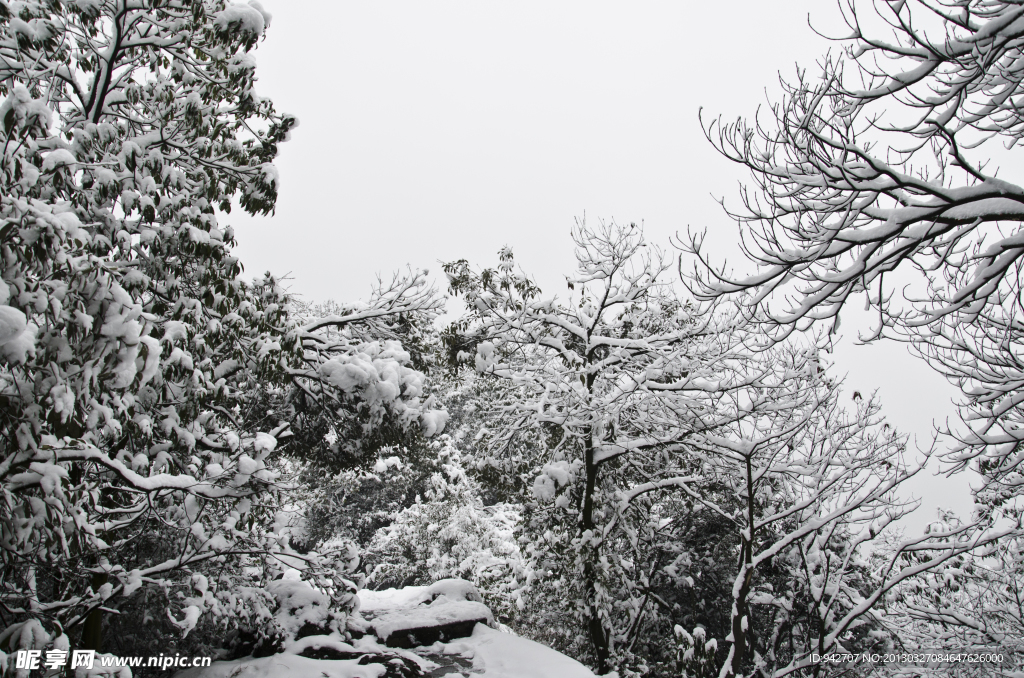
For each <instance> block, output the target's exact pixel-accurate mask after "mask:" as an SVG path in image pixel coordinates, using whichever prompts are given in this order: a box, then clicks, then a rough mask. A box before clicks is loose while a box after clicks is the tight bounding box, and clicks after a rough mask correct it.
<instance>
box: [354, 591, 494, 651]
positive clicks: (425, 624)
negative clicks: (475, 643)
mask: <svg viewBox="0 0 1024 678" xmlns="http://www.w3.org/2000/svg"><path fill="white" fill-rule="evenodd" d="M358 596H359V607H360V610H361V611H362V612H363V613H364V616H366V617H367V618H368V622H369V624H370V627H371V628H372V629H373V631H374V633H375V634H376V636H377V637H378V638H379V639H380V640H381V641H382V642H384V643H385V644H386V645H387V646H388V647H402V648H412V647H419V646H421V645H431V644H433V643H435V642H438V641H442V642H443V641H446V640H451V639H453V638H462V637H465V636H468V635H470V634H471V633H472V632H473V628H474V626H475V625H476V624H477V623H478V622H479V623H484V624H488V625H494V617H493V616H492V615H491V611H490V610H489V609H488V608H487V606H486V605H484V604H483V602H482V601H483V598H482V597H481V596H480V593H479V592H478V591H477V590H476V587H475V586H473V585H472V584H470V583H469V582H468V581H465V580H462V579H442V580H440V581H437V582H434V583H433V584H431V585H430V586H407V587H405V588H403V589H385V590H383V591H365V590H364V591H360V592H359V594H358Z"/></svg>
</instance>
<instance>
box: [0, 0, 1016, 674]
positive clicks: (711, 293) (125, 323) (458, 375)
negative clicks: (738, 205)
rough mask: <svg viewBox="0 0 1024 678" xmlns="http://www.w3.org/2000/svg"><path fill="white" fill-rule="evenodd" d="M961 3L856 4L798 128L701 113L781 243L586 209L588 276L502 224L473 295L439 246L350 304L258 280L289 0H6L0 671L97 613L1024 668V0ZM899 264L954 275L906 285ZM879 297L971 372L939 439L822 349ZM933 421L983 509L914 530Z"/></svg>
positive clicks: (612, 655)
mask: <svg viewBox="0 0 1024 678" xmlns="http://www.w3.org/2000/svg"><path fill="white" fill-rule="evenodd" d="M931 9H932V10H933V14H934V16H935V17H936V18H935V20H936V21H938V24H939V26H940V27H942V28H943V29H945V31H946V33H945V37H944V38H943V39H937V38H935V37H934V35H932V36H931V37H930V36H929V34H928V33H927V32H920V31H918V30H917V29H916V28H915V27H914V23H913V22H912V21H911V17H912V16H914V14H913V13H914V12H917V11H919V10H920V5H915V4H913V3H904V2H892V3H888V4H886V5H884V6H883V7H881V8H880V9H879V11H880V12H881V13H882V14H881V16H882V17H883V18H887V20H888V21H889V25H890V27H891V28H892V30H893V31H895V33H896V37H897V39H896V41H895V42H886V41H884V40H878V39H875V38H873V37H872V36H871V35H869V31H867V30H866V29H862V23H861V21H860V19H859V17H858V15H857V9H856V6H855V5H850V7H849V10H848V13H847V17H848V19H849V22H850V27H851V31H852V33H851V36H850V37H849V38H848V39H847V40H848V43H847V45H848V47H849V49H848V50H847V51H846V52H845V53H843V54H842V55H839V54H837V55H835V56H834V57H831V58H829V59H827V60H825V61H824V62H823V64H822V69H823V70H822V73H821V74H820V75H821V79H820V81H815V80H814V79H813V78H811V77H810V76H809V75H808V74H807V73H806V72H803V71H802V72H801V76H800V79H799V81H798V82H796V83H791V84H789V85H788V86H787V95H786V98H785V100H784V101H783V102H781V103H780V104H778V105H777V106H775V107H774V108H772V109H771V116H769V117H770V119H771V120H772V121H773V123H774V124H775V126H774V127H773V126H772V125H771V124H769V123H767V122H766V123H764V125H762V126H760V127H758V126H756V125H755V126H753V127H750V126H747V125H745V124H744V123H742V122H740V123H737V124H736V125H732V126H724V127H719V126H712V127H711V128H709V130H708V131H709V133H710V132H714V134H712V135H711V136H712V137H713V139H715V140H716V141H717V143H718V145H719V147H720V149H721V150H722V151H723V152H724V153H725V154H726V155H728V156H729V157H731V158H732V159H734V160H736V161H738V162H740V163H742V164H744V165H746V166H747V167H748V168H749V169H750V170H751V171H752V173H753V177H754V181H755V184H756V195H755V194H754V192H753V191H751V192H748V193H746V194H745V197H746V198H747V202H746V208H747V210H746V211H745V212H743V213H741V214H740V215H738V216H740V218H741V221H744V223H745V224H746V226H744V228H745V229H746V230H745V233H746V235H747V240H746V242H747V249H746V251H747V254H748V255H749V256H750V258H751V259H752V260H753V261H754V263H755V264H756V265H757V266H758V269H757V271H756V272H755V273H753V274H752V275H750V276H749V277H745V278H736V279H733V278H731V277H728V276H726V275H725V274H724V273H723V271H722V270H720V269H717V268H713V267H712V266H711V265H710V264H709V263H708V261H709V260H708V257H707V252H706V248H705V247H704V245H703V243H702V242H700V239H699V238H693V239H691V240H689V241H688V242H683V243H676V244H677V245H680V246H681V247H680V252H674V251H673V250H663V249H661V248H659V247H658V246H657V243H650V242H648V241H647V239H646V237H645V235H644V233H643V230H642V229H641V228H639V227H637V226H636V225H632V224H630V225H618V224H615V223H604V222H602V223H599V224H593V223H591V224H587V223H585V222H580V223H578V224H577V226H576V228H575V229H574V230H573V239H574V241H575V246H576V251H575V254H576V261H577V266H576V269H575V270H574V271H566V272H565V273H566V282H567V286H566V289H565V290H558V292H559V294H555V293H554V291H552V290H541V289H540V288H539V287H538V286H537V285H536V283H535V282H534V281H533V279H532V278H531V277H530V276H529V274H528V273H527V272H524V271H522V270H520V269H519V268H517V266H516V263H515V259H514V257H513V254H512V250H511V249H509V248H505V249H503V250H502V251H501V252H499V259H498V263H497V265H496V266H494V267H490V268H489V267H480V266H478V265H477V264H476V263H475V262H468V261H465V260H457V261H452V262H450V263H447V264H445V265H444V267H443V272H444V274H445V277H446V282H447V287H448V291H449V293H450V294H451V295H452V296H453V297H457V298H458V299H459V300H460V302H461V311H460V313H461V314H460V315H458V317H455V319H454V320H450V321H449V322H448V323H447V325H446V326H445V327H444V328H443V329H442V328H441V327H440V323H439V322H438V318H439V317H440V315H441V314H442V312H443V311H444V310H445V305H444V299H443V297H442V296H441V295H440V294H439V293H438V292H437V290H436V289H435V288H434V287H433V286H432V283H431V280H430V278H429V277H428V274H427V273H426V272H425V271H416V270H408V271H407V272H406V273H404V274H396V275H395V276H394V277H392V278H389V279H385V280H384V281H378V284H377V286H376V287H374V288H373V291H372V293H371V295H370V297H369V298H368V299H367V300H366V301H365V302H358V303H338V302H334V301H326V302H321V303H313V302H309V301H303V300H300V299H295V298H293V297H292V296H291V295H290V294H289V293H288V291H287V290H286V289H285V288H284V287H283V286H282V284H281V282H280V281H279V280H278V279H275V278H274V277H273V276H272V275H271V274H269V273H268V274H266V275H263V276H259V277H256V278H252V279H245V278H243V277H241V274H242V263H241V262H240V261H239V260H238V258H237V257H236V256H234V254H233V253H232V248H233V246H234V245H235V244H236V238H235V233H234V232H233V230H232V228H231V227H230V226H228V225H227V221H228V219H229V217H228V216H227V215H228V214H229V213H230V212H231V209H232V208H240V209H242V210H244V211H246V212H249V213H251V214H268V213H270V212H272V211H273V209H274V205H275V201H276V199H277V189H278V178H277V172H276V170H275V168H274V165H273V161H274V159H275V157H276V156H277V153H278V146H279V144H281V143H283V142H284V141H286V140H287V139H288V136H289V131H290V130H291V129H292V128H293V127H294V126H295V125H296V124H297V121H296V120H295V119H294V118H293V117H291V116H288V115H284V114H281V113H279V112H278V111H277V110H276V109H275V107H274V105H273V103H272V102H271V101H269V100H268V99H266V98H264V97H261V96H259V95H258V94H257V93H256V91H255V62H254V60H253V57H252V52H253V50H254V49H255V48H256V46H257V44H258V43H259V41H260V40H261V38H262V37H263V35H264V34H265V32H266V30H267V29H268V27H269V25H270V21H271V17H270V15H269V14H268V13H267V12H266V11H265V10H264V9H263V8H262V7H261V6H260V4H259V3H258V2H255V0H252V1H250V2H249V3H248V4H240V3H229V2H225V0H69V1H67V2H57V1H56V0H34V1H26V2H9V3H8V2H4V1H3V0H0V74H2V75H0V97H2V104H0V127H2V130H0V140H2V141H3V146H2V155H0V491H2V493H3V501H2V502H0V559H2V573H0V583H2V585H0V674H2V675H5V676H6V675H16V676H18V677H19V678H25V677H28V676H41V675H43V669H39V668H31V667H28V666H26V665H25V664H24V663H22V664H19V663H18V662H19V656H20V657H22V658H23V657H24V654H21V655H19V652H21V653H24V651H29V650H31V651H39V652H43V653H45V652H50V653H55V654H60V653H62V652H67V651H73V650H95V651H99V652H102V653H113V654H116V655H119V656H128V655H153V656H155V655H158V654H161V653H165V654H171V653H188V654H193V655H206V656H210V657H215V658H216V659H217V660H218V661H216V662H214V664H213V665H212V666H210V667H206V668H198V669H191V670H189V671H187V672H185V673H184V674H183V676H189V677H190V678H215V677H218V676H252V677H253V678H255V677H257V676H268V677H270V676H274V677H277V676H285V675H324V676H338V677H346V678H348V677H351V678H356V677H359V678H363V677H370V676H372V677H375V678H377V677H379V676H401V677H402V678H407V677H410V676H423V675H463V674H478V675H483V676H491V677H492V678H526V677H528V676H531V677H543V676H557V677H558V678H571V677H574V676H580V677H581V678H582V677H584V676H590V675H595V673H596V674H598V675H609V676H619V678H625V677H626V676H688V677H691V678H694V677H701V678H705V677H709V676H720V677H721V678H727V677H729V676H759V677H764V676H776V677H780V678H781V677H782V676H789V675H794V676H796V675H800V676H816V675H825V674H827V673H828V672H829V671H831V670H832V669H836V670H841V669H843V667H838V668H837V667H829V666H828V665H826V664H822V663H821V662H820V661H819V660H818V659H816V658H815V657H820V656H826V655H830V654H835V653H863V652H868V653H880V654H884V653H887V652H900V651H905V650H906V651H918V652H920V651H931V652H935V653H944V652H961V651H985V650H993V649H994V650H995V651H997V652H1001V653H1003V654H1004V655H1005V657H1006V659H1005V661H1004V662H1003V663H1002V664H1001V665H999V666H994V665H993V666H980V665H978V666H972V667H964V666H959V665H956V666H954V665H951V664H949V662H948V661H947V662H943V661H941V660H940V661H932V662H931V663H928V664H921V665H915V666H914V667H913V670H914V671H915V674H914V675H953V674H955V672H957V671H961V672H970V671H975V673H970V675H997V674H995V673H992V671H1001V672H1002V673H1001V674H999V675H1007V676H1014V675H1017V676H1019V675H1024V674H1021V673H1020V671H1021V669H1022V664H1024V655H1022V654H1021V653H1022V652H1024V645H1022V641H1021V638H1022V637H1024V602H1022V601H1024V545H1022V536H1024V530H1022V524H1021V520H1022V517H1024V514H1022V513H1021V511H1020V508H1021V505H1020V501H1021V497H1020V487H1021V486H1022V482H1021V468H1020V464H1021V461H1022V457H1021V444H1022V443H1021V440H1022V438H1024V437H1022V435H1021V427H1020V418H1021V412H1020V404H1021V393H1022V392H1024V391H1022V389H1021V374H1024V372H1022V369H1021V364H1020V360H1019V353H1020V344H1021V321H1020V317H1019V313H1020V278H1019V271H1020V262H1021V261H1022V260H1024V259H1022V257H1021V252H1022V249H1021V247H1020V233H1019V223H1020V220H1021V215H1020V203H1021V200H1020V196H1021V195H1024V191H1022V190H1021V189H1019V188H1018V187H1016V186H1013V185H1012V184H1010V183H1008V182H1006V181H1004V180H1001V179H996V178H994V177H991V176H988V175H986V174H985V173H984V172H983V171H982V170H983V166H982V165H981V164H979V163H972V161H970V160H969V159H968V158H967V156H966V155H965V152H966V151H965V150H964V149H967V148H968V147H969V146H970V145H971V143H973V142H974V141H978V140H979V139H983V138H985V137H986V135H989V136H996V137H1002V138H1005V139H1008V140H1010V141H1011V142H1015V141H1016V140H1017V139H1018V138H1019V135H1020V121H1019V107H1018V105H1017V103H1016V100H1017V98H1018V96H1019V93H1018V88H1019V86H1020V80H1021V78H1020V75H1021V66H1020V64H1021V63H1022V62H1021V58H1020V56H1021V55H1020V52H1021V49H1022V43H1021V38H1020V36H1019V33H1020V26H1021V25H1022V23H1024V7H1022V6H1021V5H1020V4H1019V3H1016V2H1008V1H1006V0H963V1H959V0H958V1H957V2H951V3H950V4H949V5H948V6H947V5H944V4H939V5H936V6H934V7H931ZM844 69H845V70H844ZM853 72H856V74H857V75H858V80H857V82H860V84H859V85H856V86H855V81H854V79H851V78H850V77H848V73H853ZM886 103H890V104H895V105H898V106H902V107H905V108H910V109H914V110H917V111H918V112H919V113H920V117H919V118H918V119H917V122H916V123H915V122H910V123H907V122H905V121H900V122H899V123H891V124H885V123H884V118H880V117H878V116H879V115H881V113H880V112H879V110H880V109H879V108H878V107H879V106H883V105H884V104H886ZM883 107H884V106H883ZM887 135H896V136H897V137H898V138H902V139H909V140H911V142H910V144H909V145H908V146H906V147H901V148H902V150H903V154H902V155H886V154H885V153H881V154H880V153H878V152H877V150H876V149H884V148H892V146H891V145H890V146H888V147H887V146H885V145H884V144H885V143H886V142H885V139H887V138H888V136H887ZM972 135H973V136H972ZM978 135H980V136H978ZM861 138H864V139H866V141H864V143H861V141H860V139H861ZM961 140H962V141H961ZM879 144H883V145H882V146H879ZM925 151H928V152H929V153H932V152H933V151H938V153H933V155H934V157H933V158H931V160H929V162H934V163H937V164H936V165H935V166H934V167H930V168H929V169H927V170H925V169H913V168H912V161H914V160H916V159H918V158H919V156H920V154H923V153H924V152H925ZM883 157H884V158H885V159H884V160H883ZM896 158H902V160H899V162H896V161H895V160H894V159H896ZM916 167H920V166H916ZM1007 223H1009V224H1012V226H1010V227H1007V226H1006V224H1007ZM990 225H991V229H990V230H986V229H989V227H990ZM901 266H902V267H904V268H906V267H907V266H910V267H914V268H916V269H917V270H918V271H919V272H920V273H921V274H922V275H923V277H924V279H925V283H926V284H925V288H926V289H925V293H924V295H923V296H920V297H913V296H908V298H906V299H904V300H902V302H900V301H898V300H896V299H895V298H894V296H893V294H892V293H891V291H889V290H888V289H887V287H886V286H885V284H884V282H885V278H884V275H885V274H886V273H889V272H890V271H893V270H894V269H896V268H897V267H901ZM691 271H692V272H691ZM862 292H863V293H865V294H866V295H867V304H868V306H869V307H871V308H874V309H875V310H876V311H878V313H879V319H880V325H879V327H878V329H877V332H876V333H875V335H873V337H870V338H872V339H880V338H883V337H890V336H891V337H894V338H896V339H900V340H904V341H908V342H910V343H911V346H912V347H913V348H914V350H915V351H916V352H917V353H919V354H920V355H921V356H923V357H924V358H925V359H926V360H928V361H929V362H930V364H932V365H933V366H935V367H936V368H937V369H939V370H940V371H941V372H942V373H943V374H945V375H946V376H947V377H949V378H950V379H951V380H953V381H954V382H955V383H956V384H957V385H958V386H960V387H961V389H962V391H963V394H964V397H965V401H964V403H963V410H962V411H963V420H964V421H963V426H962V427H960V428H959V429H957V428H955V427H954V428H952V429H950V430H949V431H946V432H945V433H946V434H947V436H948V437H949V438H950V440H952V447H951V450H952V451H951V452H949V453H948V454H946V455H944V456H942V458H941V459H939V458H938V455H934V454H933V453H932V452H931V451H928V452H926V453H924V454H923V455H922V454H917V453H916V451H914V450H912V449H909V445H908V440H907V437H906V436H905V435H903V434H901V433H900V432H898V431H896V430H895V429H894V428H893V427H892V426H891V425H890V424H888V423H887V422H886V421H885V418H884V416H883V413H882V404H881V403H880V402H879V401H878V399H877V398H875V397H873V396H871V395H868V396H867V397H865V396H862V395H861V394H859V393H855V394H854V395H853V398H852V400H850V399H849V398H844V397H843V390H842V381H841V379H840V378H838V377H837V376H836V375H834V374H832V372H831V370H830V365H829V363H828V350H829V348H830V340H831V339H830V336H831V335H830V334H828V333H819V332H817V330H816V323H818V321H823V320H824V321H829V322H830V323H832V328H833V329H834V324H835V322H837V318H838V316H837V313H838V311H839V309H840V308H841V307H842V306H843V305H844V304H846V303H847V301H848V300H849V298H850V297H851V296H852V295H853V294H855V293H862ZM780 304H782V306H780ZM453 306H454V304H453ZM932 456H935V457H936V459H937V460H938V461H941V462H944V463H946V464H947V465H948V466H947V467H946V468H947V469H950V470H953V471H956V470H962V469H963V468H967V467H970V468H973V469H975V470H977V471H979V472H980V473H981V477H982V479H983V483H982V485H981V486H980V487H979V488H978V489H977V493H976V494H977V496H976V499H977V506H978V510H977V511H976V512H975V514H974V515H972V516H955V515H952V514H949V513H942V514H941V515H940V516H939V518H938V520H936V521H934V522H933V523H932V524H930V525H929V527H928V529H927V531H925V532H924V533H923V534H906V533H905V532H904V531H903V530H902V529H901V528H900V526H899V524H898V523H899V520H900V519H901V518H903V517H905V516H906V515H907V514H909V513H910V512H911V511H913V510H914V509H915V508H916V506H917V504H916V502H914V501H912V500H908V499H907V493H906V490H905V488H906V483H907V481H908V480H910V479H911V478H913V477H914V476H915V475H916V474H918V473H920V472H921V471H922V470H923V469H924V467H925V464H926V463H934V462H930V461H929V458H930V457H932ZM922 457H923V458H922ZM540 643H543V645H542V644H540ZM545 645H546V646H547V647H545ZM588 667H589V668H588ZM846 668H849V667H846ZM904 669H907V667H906V666H902V667H901V666H900V665H899V664H896V663H892V664H875V665H869V664H864V665H862V666H859V667H857V668H855V669H853V670H854V671H861V672H862V674H863V675H869V673H870V674H871V675H906V674H905V673H901V672H902V671H904ZM843 670H845V669H843ZM96 671H97V672H94V674H93V675H100V674H104V671H103V670H100V669H97V670H96ZM979 671H980V672H981V673H977V672H979ZM986 671H987V672H988V673H985V672H986ZM445 672H447V673H445ZM1014 672H1016V673H1014ZM86 673H87V672H86ZM130 673H131V671H129V670H128V669H127V668H120V669H117V670H116V671H114V670H113V669H111V670H109V671H106V674H109V675H119V676H122V677H127V676H128V674H130ZM136 674H137V675H145V674H146V670H145V669H139V670H138V671H137V672H136ZM79 675H85V673H83V672H81V671H80V672H79ZM858 675H860V674H858ZM964 675H968V673H964Z"/></svg>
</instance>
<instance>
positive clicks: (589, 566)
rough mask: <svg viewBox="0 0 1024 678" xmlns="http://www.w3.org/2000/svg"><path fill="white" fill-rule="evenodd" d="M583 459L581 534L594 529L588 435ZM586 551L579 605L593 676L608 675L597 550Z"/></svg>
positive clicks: (593, 478)
mask: <svg viewBox="0 0 1024 678" xmlns="http://www.w3.org/2000/svg"><path fill="white" fill-rule="evenodd" d="M584 457H585V459H586V473H587V482H586V486H585V488H584V491H583V512H582V514H583V515H582V518H583V520H582V529H583V531H584V532H585V531H587V530H591V532H593V530H594V491H595V490H596V488H597V464H595V463H594V442H593V438H592V436H591V435H590V434H588V435H587V436H586V448H585V450H584ZM584 548H585V549H587V554H586V557H585V558H584V561H583V562H584V564H583V604H584V606H585V607H586V609H587V617H588V619H587V631H588V633H589V635H590V644H591V645H593V647H594V654H595V655H596V656H597V673H598V674H599V675H601V674H605V673H607V672H608V657H609V654H610V652H609V648H608V644H609V643H608V641H609V635H610V634H609V633H608V632H607V631H606V630H605V628H604V625H603V624H602V623H601V616H600V614H599V613H598V610H597V563H598V561H599V559H600V552H599V551H598V547H597V546H595V545H594V544H593V543H589V544H587V545H586V546H584Z"/></svg>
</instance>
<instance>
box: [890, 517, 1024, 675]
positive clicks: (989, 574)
mask: <svg viewBox="0 0 1024 678" xmlns="http://www.w3.org/2000/svg"><path fill="white" fill-rule="evenodd" d="M961 526H962V522H961V521H960V520H959V519H958V518H956V517H955V516H954V515H952V514H951V513H949V512H942V514H941V515H940V517H939V520H937V521H935V522H934V523H932V524H931V525H930V526H929V528H928V529H929V531H930V532H938V533H952V532H955V531H956V530H958V529H959V528H960V527H961ZM887 552H888V549H887V548H883V549H880V550H879V555H882V554H885V553H887ZM884 609H885V617H884V618H883V620H884V623H885V625H886V627H888V628H889V629H890V631H891V634H892V637H893V638H894V639H896V640H897V643H898V645H897V646H898V647H899V648H901V649H909V648H920V649H928V650H932V651H935V652H943V651H947V652H957V651H973V652H986V651H994V652H998V653H1002V654H1003V655H1004V656H1005V658H1006V660H1007V663H1006V664H1003V665H1002V666H1000V669H1001V670H1003V671H1007V672H1008V671H1010V670H1011V669H1013V668H1016V669H1018V670H1019V669H1020V668H1021V664H1022V659H1021V652H1022V643H1024V554H1022V548H1021V540H1020V538H1019V537H1008V538H1006V539H1002V540H999V541H998V542H996V543H993V544H990V545H988V546H987V547H986V548H984V549H980V550H979V551H976V552H973V553H965V554H963V555H960V556H957V557H955V558H952V559H950V560H948V561H947V562H945V563H943V564H942V565H941V566H940V567H938V568H935V569H934V570H930V571H928V572H925V573H923V574H921V575H920V576H917V577H914V578H912V579H908V580H906V581H904V582H903V583H901V584H900V585H899V586H897V587H896V588H894V589H893V590H892V591H891V592H890V593H889V594H888V595H887V596H886V603H885V605H884ZM936 675H941V673H938V672H937V673H936Z"/></svg>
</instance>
